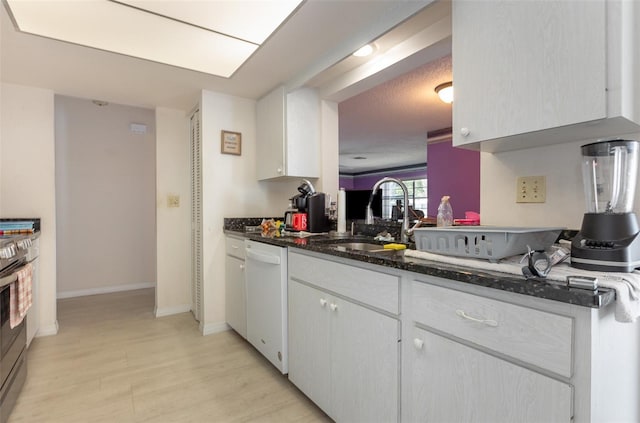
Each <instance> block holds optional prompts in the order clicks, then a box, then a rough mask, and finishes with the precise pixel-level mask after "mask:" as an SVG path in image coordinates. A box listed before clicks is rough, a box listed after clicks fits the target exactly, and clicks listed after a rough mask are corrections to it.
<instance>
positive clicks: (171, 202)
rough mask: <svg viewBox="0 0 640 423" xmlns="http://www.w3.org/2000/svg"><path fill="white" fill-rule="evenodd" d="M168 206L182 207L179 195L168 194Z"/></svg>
mask: <svg viewBox="0 0 640 423" xmlns="http://www.w3.org/2000/svg"><path fill="white" fill-rule="evenodd" d="M167 207H180V196H179V195H171V194H169V195H167Z"/></svg>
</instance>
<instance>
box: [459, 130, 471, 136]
mask: <svg viewBox="0 0 640 423" xmlns="http://www.w3.org/2000/svg"><path fill="white" fill-rule="evenodd" d="M470 133H471V131H469V128H460V134H461V135H462V136H463V137H468V136H469V134H470Z"/></svg>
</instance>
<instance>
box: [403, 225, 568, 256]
mask: <svg viewBox="0 0 640 423" xmlns="http://www.w3.org/2000/svg"><path fill="white" fill-rule="evenodd" d="M564 229H565V228H555V227H554V228H523V227H501V226H448V227H440V228H417V229H415V230H414V236H415V240H416V249H417V250H419V251H428V252H431V253H436V254H443V255H448V256H458V257H468V258H478V259H488V260H489V261H492V262H496V261H498V260H500V259H503V258H505V257H510V256H515V255H518V254H524V253H526V252H527V246H529V247H530V248H531V249H533V250H543V249H546V248H548V247H550V246H551V245H552V244H553V243H554V242H555V241H556V239H557V238H558V235H560V232H562V231H563V230H564Z"/></svg>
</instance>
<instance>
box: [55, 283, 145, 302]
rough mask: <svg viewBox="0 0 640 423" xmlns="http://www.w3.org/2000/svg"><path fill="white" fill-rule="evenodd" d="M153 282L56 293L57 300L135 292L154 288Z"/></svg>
mask: <svg viewBox="0 0 640 423" xmlns="http://www.w3.org/2000/svg"><path fill="white" fill-rule="evenodd" d="M155 287H156V283H155V282H148V283H135V284H130V285H115V286H101V287H99V288H91V289H79V290H76V291H61V292H58V294H57V298H58V299H59V300H60V299H62V298H74V297H86V296H87V295H97V294H110V293H112V292H121V291H135V290H136V289H145V288H155Z"/></svg>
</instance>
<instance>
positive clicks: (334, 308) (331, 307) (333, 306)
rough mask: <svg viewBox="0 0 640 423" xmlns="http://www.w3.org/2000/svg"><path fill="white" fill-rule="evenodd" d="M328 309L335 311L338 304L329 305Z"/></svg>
mask: <svg viewBox="0 0 640 423" xmlns="http://www.w3.org/2000/svg"><path fill="white" fill-rule="evenodd" d="M329 308H330V309H331V311H336V310H337V309H338V304H334V303H331V304H329Z"/></svg>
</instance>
